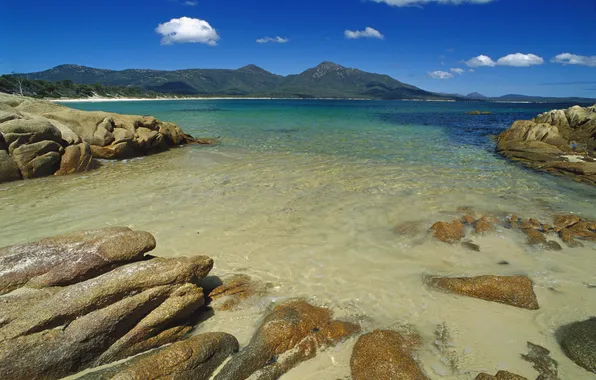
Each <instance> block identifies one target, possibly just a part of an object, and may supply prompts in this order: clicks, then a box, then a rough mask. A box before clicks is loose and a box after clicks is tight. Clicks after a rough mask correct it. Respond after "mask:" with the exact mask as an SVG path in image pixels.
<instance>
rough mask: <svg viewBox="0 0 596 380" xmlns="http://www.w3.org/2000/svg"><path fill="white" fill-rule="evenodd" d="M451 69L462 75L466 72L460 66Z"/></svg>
mask: <svg viewBox="0 0 596 380" xmlns="http://www.w3.org/2000/svg"><path fill="white" fill-rule="evenodd" d="M450 71H451V72H452V73H454V74H459V75H462V74H463V73H464V72H465V70H464V69H460V68H455V69H451V70H450Z"/></svg>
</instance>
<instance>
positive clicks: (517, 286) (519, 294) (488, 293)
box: [426, 276, 539, 310]
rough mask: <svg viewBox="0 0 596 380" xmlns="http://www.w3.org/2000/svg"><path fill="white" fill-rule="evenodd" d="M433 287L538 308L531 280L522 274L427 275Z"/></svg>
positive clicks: (523, 306) (531, 308)
mask: <svg viewBox="0 0 596 380" xmlns="http://www.w3.org/2000/svg"><path fill="white" fill-rule="evenodd" d="M426 282H427V283H428V284H429V285H430V286H431V287H433V288H437V289H441V290H444V291H447V292H449V293H455V294H460V295H465V296H468V297H474V298H479V299H483V300H486V301H492V302H498V303H503V304H506V305H511V306H516V307H520V308H523V309H529V310H537V309H539V306H538V300H537V299H536V295H535V294H534V289H533V285H532V281H531V280H530V279H529V278H527V277H523V276H507V277H506V276H478V277H459V278H456V277H427V278H426Z"/></svg>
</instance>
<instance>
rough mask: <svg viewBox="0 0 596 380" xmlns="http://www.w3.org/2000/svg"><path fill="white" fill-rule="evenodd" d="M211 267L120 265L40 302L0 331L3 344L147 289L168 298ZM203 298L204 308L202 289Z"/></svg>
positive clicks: (202, 259) (185, 261) (188, 262)
mask: <svg viewBox="0 0 596 380" xmlns="http://www.w3.org/2000/svg"><path fill="white" fill-rule="evenodd" d="M212 267H213V260H211V259H210V258H208V257H206V256H196V257H178V258H175V259H162V258H154V259H151V260H145V261H140V262H135V263H132V264H127V265H123V266H120V267H118V268H116V269H113V270H112V271H110V272H107V273H104V274H102V275H99V276H97V277H94V278H91V279H89V280H86V281H82V282H78V283H76V284H73V285H70V286H67V287H65V288H63V289H62V290H60V291H59V292H57V293H56V294H54V295H53V296H52V297H49V298H47V299H45V300H43V301H42V302H39V303H38V304H36V305H35V306H34V307H32V308H30V309H28V310H27V311H26V312H25V313H23V318H20V319H18V320H15V321H14V322H12V323H9V324H8V325H6V326H5V327H4V328H2V329H0V341H2V340H8V339H14V338H18V337H23V336H26V335H30V334H33V333H36V332H40V331H44V330H48V329H53V328H55V327H58V326H63V325H65V324H69V323H72V321H74V320H75V319H77V317H80V316H81V315H85V314H90V313H92V312H93V311H96V310H99V309H101V308H105V307H107V306H109V305H111V304H114V303H117V302H118V301H120V300H123V299H126V298H127V297H129V296H131V295H133V294H138V293H142V292H144V291H146V290H150V289H158V288H159V289H161V290H160V294H165V295H166V296H167V297H169V296H170V295H171V294H174V293H175V291H176V290H177V289H178V287H181V286H182V285H184V284H186V283H196V282H197V281H198V280H200V279H201V278H203V277H205V276H206V275H207V274H208V273H209V271H210V270H211V268H212ZM175 294H176V295H177V296H180V297H183V296H184V295H183V294H178V293H175ZM200 298H201V305H202V304H203V302H202V300H203V294H202V290H201V294H200ZM164 300H165V299H163V300H162V302H163V301H164ZM160 303H161V302H160ZM152 309H153V308H152ZM162 327H163V326H162ZM0 378H1V377H0Z"/></svg>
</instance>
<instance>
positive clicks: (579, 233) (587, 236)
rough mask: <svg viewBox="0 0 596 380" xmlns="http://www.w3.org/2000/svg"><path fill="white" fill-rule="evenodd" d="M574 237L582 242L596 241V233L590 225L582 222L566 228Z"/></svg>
mask: <svg viewBox="0 0 596 380" xmlns="http://www.w3.org/2000/svg"><path fill="white" fill-rule="evenodd" d="M566 230H567V231H569V232H570V233H571V234H572V235H573V237H576V238H579V239H582V240H592V241H596V232H595V231H593V230H592V229H590V223H588V222H585V221H581V222H578V223H576V224H574V225H573V226H571V227H568V228H566Z"/></svg>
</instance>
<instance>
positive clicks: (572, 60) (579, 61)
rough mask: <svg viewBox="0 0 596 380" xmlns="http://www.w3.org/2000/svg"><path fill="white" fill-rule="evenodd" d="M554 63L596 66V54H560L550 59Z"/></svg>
mask: <svg viewBox="0 0 596 380" xmlns="http://www.w3.org/2000/svg"><path fill="white" fill-rule="evenodd" d="M550 61H551V62H553V63H561V64H563V65H581V66H589V67H596V55H593V56H591V57H586V56H583V55H576V54H571V53H563V54H559V55H557V56H556V57H554V58H553V59H551V60H550Z"/></svg>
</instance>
